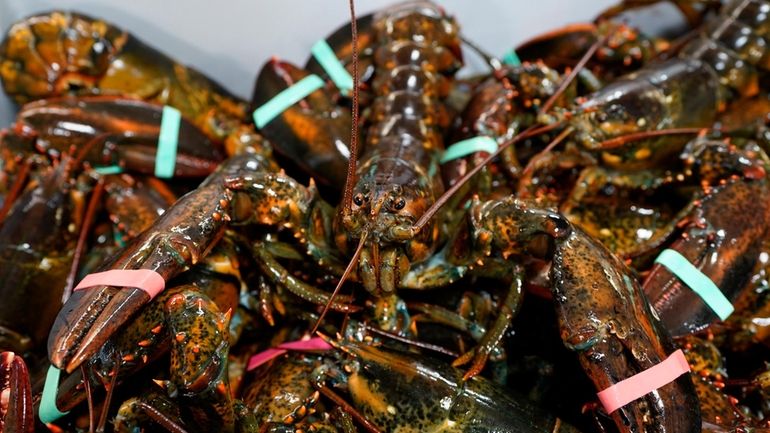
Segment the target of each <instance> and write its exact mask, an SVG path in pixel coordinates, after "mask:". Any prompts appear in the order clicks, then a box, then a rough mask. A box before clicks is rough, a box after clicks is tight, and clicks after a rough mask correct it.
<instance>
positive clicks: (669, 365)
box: [597, 349, 690, 414]
mask: <svg viewBox="0 0 770 433" xmlns="http://www.w3.org/2000/svg"><path fill="white" fill-rule="evenodd" d="M689 371H690V364H688V363H687V359H686V358H685V357H684V353H683V352H682V350H681V349H680V350H677V351H676V352H674V353H672V354H671V355H670V356H669V357H668V358H666V359H665V360H663V362H661V363H660V364H657V365H655V366H653V367H650V368H648V369H647V370H644V371H642V372H641V373H637V374H635V375H633V376H631V377H629V378H628V379H625V380H622V381H620V382H618V383H616V384H614V385H612V386H610V387H609V388H607V389H605V390H604V391H601V392H599V393H598V394H597V395H598V396H599V401H601V402H602V406H604V410H606V411H607V413H608V414H609V413H612V412H614V411H616V410H617V409H620V408H621V407H623V406H625V405H626V404H628V403H631V402H632V401H634V400H636V399H637V398H639V397H642V396H644V395H645V394H648V393H650V392H652V391H655V390H656V389H658V388H661V387H663V386H665V385H667V384H669V383H671V382H673V381H674V380H675V379H676V378H677V377H679V376H681V375H683V374H685V373H687V372H689Z"/></svg>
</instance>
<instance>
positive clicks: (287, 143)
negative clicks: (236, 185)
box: [252, 59, 351, 190]
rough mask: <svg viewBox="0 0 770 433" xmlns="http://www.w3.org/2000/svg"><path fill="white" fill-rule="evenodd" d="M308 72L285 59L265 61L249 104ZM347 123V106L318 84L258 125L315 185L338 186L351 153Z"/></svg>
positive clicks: (263, 99)
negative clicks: (298, 99)
mask: <svg viewBox="0 0 770 433" xmlns="http://www.w3.org/2000/svg"><path fill="white" fill-rule="evenodd" d="M310 76H311V74H309V73H308V72H306V71H304V70H302V69H300V68H297V67H296V66H293V65H291V64H290V63H286V62H282V61H279V60H276V59H272V60H270V61H269V62H268V63H267V64H265V66H264V67H263V68H262V70H261V71H260V72H259V76H258V77H257V82H256V85H255V86H254V95H253V96H252V104H253V106H254V108H259V107H261V106H263V105H264V104H266V103H267V102H268V101H270V100H272V99H273V98H274V97H275V96H276V95H277V94H279V93H280V92H282V91H284V90H285V89H287V88H288V87H290V86H292V85H294V84H295V83H297V82H299V81H300V80H303V79H306V78H308V77H310ZM350 123H351V114H350V110H349V109H348V108H343V107H340V106H338V105H337V104H336V102H335V101H334V99H333V97H332V95H330V92H329V91H328V90H327V89H326V88H323V87H322V88H320V89H318V90H316V91H314V92H312V93H310V94H309V95H308V96H307V97H306V98H304V99H303V100H302V102H301V103H297V104H294V105H292V106H291V107H289V108H287V109H286V110H285V111H283V112H282V113H281V114H280V115H279V116H277V117H276V118H275V119H272V120H270V121H268V122H267V123H265V124H264V125H262V124H258V125H257V127H258V128H259V129H260V132H261V133H262V134H263V135H264V136H265V137H266V138H268V139H269V140H270V141H271V142H272V143H275V150H276V151H277V152H278V153H280V154H281V155H283V156H285V157H287V158H288V159H289V160H290V161H291V162H292V163H293V164H296V165H297V166H299V167H301V168H302V169H303V170H304V171H305V172H307V173H309V174H310V175H311V176H312V178H313V179H315V180H316V181H317V182H319V183H320V184H322V185H326V186H331V187H332V188H335V189H337V190H341V189H342V187H343V185H344V184H345V173H346V170H347V166H348V158H349V157H350V154H349V151H348V143H349V141H350Z"/></svg>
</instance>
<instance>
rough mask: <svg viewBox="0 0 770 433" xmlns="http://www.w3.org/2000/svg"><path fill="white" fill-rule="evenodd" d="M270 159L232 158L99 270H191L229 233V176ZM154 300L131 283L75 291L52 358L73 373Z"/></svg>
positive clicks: (163, 273)
mask: <svg viewBox="0 0 770 433" xmlns="http://www.w3.org/2000/svg"><path fill="white" fill-rule="evenodd" d="M270 164H271V162H269V161H267V160H266V159H264V158H262V157H261V156H259V155H256V154H251V155H241V156H236V157H233V158H230V159H229V160H227V161H226V162H225V163H224V164H222V165H221V166H220V167H219V169H218V170H217V171H216V172H214V173H213V174H212V175H211V176H209V177H208V178H207V179H206V180H205V181H204V182H203V184H201V186H200V187H198V189H196V190H194V191H192V192H190V193H188V194H187V195H185V196H184V197H182V198H181V199H179V200H178V201H177V202H176V203H175V204H174V205H173V206H172V207H171V208H169V209H168V211H166V213H164V214H163V216H161V217H160V218H159V219H158V220H157V221H156V222H155V224H153V225H152V226H151V227H150V228H149V229H147V230H146V231H145V232H144V233H142V234H141V235H139V236H138V237H137V238H135V239H134V241H133V242H131V243H130V244H129V245H128V246H126V247H125V248H124V249H123V250H122V251H121V252H119V253H118V254H117V255H116V256H115V257H113V258H112V259H111V260H110V261H109V262H107V263H106V264H105V265H103V266H102V267H101V269H100V271H107V270H139V269H146V270H151V271H154V272H156V273H157V274H159V275H160V277H162V278H163V280H164V281H169V280H170V279H171V278H173V277H175V276H176V275H178V274H180V273H181V272H183V271H185V270H187V269H188V268H189V267H190V266H192V265H194V264H195V263H196V262H198V261H199V260H200V259H201V258H203V257H204V256H205V255H206V254H207V253H208V252H209V250H210V249H211V248H212V247H213V246H214V244H215V243H216V242H217V241H218V240H219V238H220V237H221V236H222V235H223V234H224V230H225V226H226V223H227V221H228V220H229V219H230V212H229V211H230V198H229V197H230V195H229V194H228V191H227V189H226V187H225V183H224V180H225V179H226V178H228V177H233V176H246V175H248V174H253V173H254V171H259V170H264V169H266V167H269V166H270ZM150 299H151V297H150V295H149V294H148V293H147V292H145V291H143V290H140V289H138V288H132V287H122V286H117V287H113V286H96V287H92V288H88V289H85V290H78V291H75V292H74V293H73V295H72V296H71V297H70V298H69V299H68V300H67V302H66V303H65V304H64V306H63V307H62V309H61V311H60V312H59V315H58V316H57V317H56V321H55V323H54V326H53V328H52V330H51V333H50V335H49V338H48V355H49V358H50V360H51V363H52V364H53V365H54V366H55V367H57V368H59V369H62V370H66V371H67V372H68V373H72V372H73V371H74V370H75V369H76V368H77V367H78V366H80V364H82V363H83V362H84V361H85V360H87V359H88V358H90V357H91V356H93V355H94V354H95V353H96V352H97V351H98V350H99V348H100V347H101V346H102V345H103V344H104V343H105V342H106V341H107V340H108V339H109V338H110V337H111V336H112V335H113V334H114V333H115V332H116V331H117V330H118V329H120V328H121V327H122V326H123V325H124V324H125V323H126V322H127V321H128V320H129V319H131V318H132V317H133V316H134V315H135V314H136V313H137V312H138V311H139V309H141V308H142V307H143V306H144V305H145V304H146V303H147V302H149V301H150Z"/></svg>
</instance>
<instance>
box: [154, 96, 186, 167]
mask: <svg viewBox="0 0 770 433" xmlns="http://www.w3.org/2000/svg"><path fill="white" fill-rule="evenodd" d="M181 122H182V113H180V112H179V110H177V109H176V108H174V107H169V106H168V105H164V106H163V117H161V119H160V135H158V151H157V153H155V177H160V178H165V179H169V178H172V177H174V168H176V148H177V146H178V145H179V125H180V123H181Z"/></svg>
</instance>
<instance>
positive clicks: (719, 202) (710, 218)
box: [643, 179, 770, 337]
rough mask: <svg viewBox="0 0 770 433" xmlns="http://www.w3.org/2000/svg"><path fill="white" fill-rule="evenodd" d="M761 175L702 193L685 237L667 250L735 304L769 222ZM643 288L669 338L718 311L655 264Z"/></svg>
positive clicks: (690, 330)
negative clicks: (679, 257)
mask: <svg viewBox="0 0 770 433" xmlns="http://www.w3.org/2000/svg"><path fill="white" fill-rule="evenodd" d="M769 194H770V188H769V187H768V182H767V180H766V179H760V180H744V179H739V180H734V181H731V182H729V183H727V184H725V185H723V186H719V187H716V188H714V190H713V191H712V192H711V193H710V194H708V195H707V196H705V197H704V198H703V199H702V200H700V203H699V204H698V206H696V207H695V209H694V210H693V213H692V215H691V217H690V221H691V222H690V223H689V224H688V226H687V228H686V231H685V235H683V236H682V238H681V239H679V240H677V241H676V242H674V243H673V244H672V246H671V249H673V250H675V251H677V252H679V253H680V254H681V255H682V256H684V258H686V259H687V261H689V262H690V263H691V264H693V265H694V266H695V267H696V268H698V270H699V271H700V272H701V273H703V274H704V275H705V276H706V277H708V278H709V279H710V280H711V281H713V282H714V284H715V285H716V286H717V287H718V288H719V290H720V291H721V292H722V294H723V295H724V296H725V297H726V298H727V299H728V300H729V301H730V302H734V301H735V299H736V298H737V297H738V296H739V295H740V293H741V290H742V289H743V288H744V287H746V283H747V282H748V279H749V277H750V275H751V272H750V271H751V270H752V268H753V267H754V265H755V264H756V263H757V260H758V258H759V255H760V252H761V247H762V241H763V240H764V239H765V238H766V236H767V233H768V226H767V221H770V219H768V218H770V202H768V198H769V197H768V196H769ZM643 288H644V292H645V293H646V294H647V297H648V298H649V300H650V304H651V306H652V307H653V308H654V309H655V311H657V313H658V315H659V316H660V319H661V321H662V322H663V324H664V326H665V327H666V328H667V329H668V330H669V332H670V333H671V334H672V335H673V336H674V337H677V336H682V335H686V334H690V333H693V332H696V331H699V330H701V329H703V328H705V327H706V326H708V325H710V324H711V323H713V322H714V321H716V320H718V317H717V315H716V314H715V313H714V312H713V311H712V310H711V309H710V308H709V307H708V306H707V305H706V304H705V303H704V301H703V300H702V299H701V298H700V297H699V296H698V295H697V294H696V293H695V292H694V291H693V290H691V289H689V288H687V287H686V286H685V285H684V283H683V282H682V281H681V280H680V279H679V278H677V277H676V276H675V275H674V274H673V273H672V272H671V270H670V269H668V268H667V267H665V266H663V265H661V264H655V265H654V266H653V268H652V270H651V272H650V274H649V275H648V276H647V279H646V280H645V281H644V285H643Z"/></svg>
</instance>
